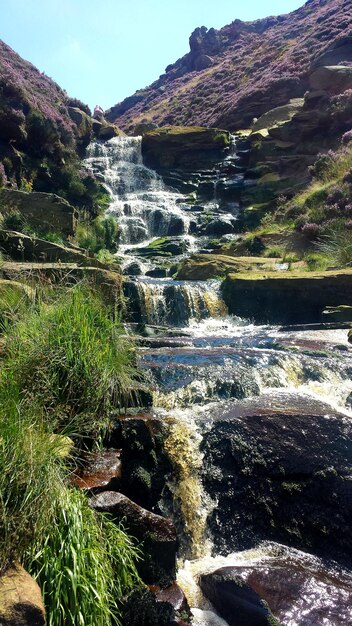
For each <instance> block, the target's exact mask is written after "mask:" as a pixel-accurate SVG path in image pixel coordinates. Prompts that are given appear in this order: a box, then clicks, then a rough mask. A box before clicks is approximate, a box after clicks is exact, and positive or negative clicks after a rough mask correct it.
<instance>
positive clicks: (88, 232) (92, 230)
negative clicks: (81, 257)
mask: <svg viewBox="0 0 352 626" xmlns="http://www.w3.org/2000/svg"><path fill="white" fill-rule="evenodd" d="M118 236H119V227H118V223H117V221H116V219H115V218H114V217H113V216H112V215H110V216H108V217H104V216H98V217H97V218H95V219H94V220H93V221H92V220H91V219H90V218H89V216H87V215H85V216H83V219H82V220H81V221H80V222H79V223H78V225H77V230H76V242H77V244H78V245H79V246H80V247H81V248H85V249H86V250H89V251H90V252H93V253H94V254H99V252H101V251H102V250H104V251H108V252H110V253H113V252H116V251H117V244H118ZM111 257H112V255H111ZM111 257H110V262H111ZM98 258H99V257H98Z"/></svg>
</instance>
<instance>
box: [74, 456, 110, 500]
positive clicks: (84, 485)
mask: <svg viewBox="0 0 352 626" xmlns="http://www.w3.org/2000/svg"><path fill="white" fill-rule="evenodd" d="M72 483H73V484H74V485H75V486H76V487H79V489H86V490H89V491H92V492H94V493H97V492H99V491H115V490H117V489H118V488H119V486H120V483H121V450H114V449H110V450H102V451H100V452H90V453H88V454H86V455H85V457H84V460H83V467H82V468H80V469H79V470H78V471H77V472H76V474H75V476H74V477H73V479H72Z"/></svg>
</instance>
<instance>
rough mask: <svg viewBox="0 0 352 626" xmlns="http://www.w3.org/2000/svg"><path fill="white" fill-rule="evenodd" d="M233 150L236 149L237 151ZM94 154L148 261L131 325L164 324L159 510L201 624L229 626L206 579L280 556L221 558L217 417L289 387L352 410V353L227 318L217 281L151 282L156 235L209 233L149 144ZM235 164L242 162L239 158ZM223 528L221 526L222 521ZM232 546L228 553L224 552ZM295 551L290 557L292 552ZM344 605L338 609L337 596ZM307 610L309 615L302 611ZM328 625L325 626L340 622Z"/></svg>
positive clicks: (329, 338) (125, 243)
mask: <svg viewBox="0 0 352 626" xmlns="http://www.w3.org/2000/svg"><path fill="white" fill-rule="evenodd" d="M233 148H234V150H235V149H236V148H235V144H234V146H233ZM88 152H89V155H88V158H87V166H88V167H90V168H91V169H92V170H93V171H94V172H95V174H96V175H98V176H100V178H101V179H102V180H103V182H104V184H105V186H106V188H107V190H108V191H109V193H110V194H111V198H112V202H111V206H110V208H109V210H108V212H109V213H110V214H112V215H115V216H116V219H117V220H118V222H119V226H120V229H121V246H120V252H122V253H124V254H125V259H126V261H125V265H126V266H127V265H128V263H131V262H134V263H135V262H138V264H139V268H140V273H141V276H139V277H135V276H129V277H128V279H126V281H125V295H126V297H127V303H128V308H129V311H130V320H131V321H133V322H137V323H139V324H143V325H145V326H148V325H151V326H153V327H159V330H158V333H157V335H156V336H152V337H151V338H150V337H149V338H148V340H147V344H146V343H145V344H144V345H147V347H144V348H141V349H140V366H141V368H142V369H143V370H144V372H145V375H146V379H147V380H149V383H150V388H151V390H152V393H153V405H154V411H155V413H156V414H158V415H160V416H161V417H162V419H164V420H165V421H166V422H168V424H169V434H168V437H167V439H166V442H165V451H166V452H167V453H168V455H169V458H170V461H171V463H172V466H173V468H174V473H173V475H172V476H171V477H169V479H168V486H169V491H170V492H171V493H172V494H173V501H172V502H171V503H170V500H169V499H168V498H166V499H165V502H163V503H161V504H160V506H161V507H162V508H164V510H165V511H166V512H167V513H168V514H170V513H171V514H172V515H173V517H174V520H175V523H176V526H177V528H178V531H179V536H180V544H181V551H180V559H181V567H180V574H179V578H180V583H181V585H182V586H183V587H184V588H185V589H186V590H187V592H188V594H189V599H190V601H191V604H193V606H195V607H196V608H195V610H194V624H197V625H198V624H199V625H202V626H204V625H208V626H213V625H214V626H224V624H226V622H224V621H223V620H222V619H221V618H220V617H219V616H218V615H216V613H215V612H214V611H213V610H212V607H211V605H210V604H209V603H208V602H206V601H205V599H204V598H203V596H202V594H201V593H200V589H199V586H198V584H197V578H198V575H199V574H200V573H204V572H205V571H208V570H209V571H212V570H214V569H216V567H218V566H220V565H228V564H229V563H230V564H233V565H239V564H242V565H243V564H246V565H248V564H252V565H253V563H255V562H256V563H258V562H260V563H262V562H263V560H264V561H265V560H266V559H269V558H271V553H270V552H268V551H267V549H261V548H260V549H259V552H258V551H256V552H255V553H253V551H251V552H250V553H248V554H247V553H240V554H238V553H237V554H232V555H230V556H229V557H225V556H221V555H220V556H219V555H218V556H217V558H216V559H214V558H213V557H211V553H212V551H214V545H213V543H212V537H211V534H210V530H209V527H208V520H209V518H210V517H211V516H212V517H213V518H214V515H213V513H214V512H216V507H217V506H218V502H217V501H216V498H214V493H215V492H216V489H215V490H213V495H212V497H210V491H209V493H208V492H207V486H206V485H208V483H209V481H213V482H214V483H218V484H219V485H220V488H219V489H220V491H219V493H220V492H221V489H223V490H225V491H226V490H228V494H227V495H228V497H230V493H232V492H231V487H230V483H229V482H227V479H226V469H224V471H223V468H222V466H221V458H220V457H219V459H218V465H216V463H215V464H214V463H213V469H214V468H215V471H216V475H215V474H214V475H212V476H207V475H206V468H205V467H204V464H205V456H204V454H205V453H204V451H203V448H204V442H205V441H206V437H207V433H209V432H210V429H214V425H215V428H216V423H217V422H216V419H217V416H221V415H222V414H224V412H226V411H227V410H228V409H229V408H230V407H236V403H237V402H238V401H239V400H241V399H244V398H245V399H249V402H251V401H252V400H251V399H253V402H254V399H255V397H257V396H261V397H262V398H263V402H265V401H266V399H267V398H268V397H269V398H270V397H272V398H275V397H277V394H280V393H282V397H284V394H283V392H285V393H286V394H287V392H290V393H291V397H292V398H293V397H299V398H300V397H302V399H303V404H304V402H305V401H304V398H307V397H308V398H310V399H311V401H312V402H313V401H314V400H316V399H317V398H320V399H323V400H324V401H327V402H328V403H329V404H330V406H332V407H334V408H335V409H336V408H338V409H339V410H340V411H341V412H342V411H343V412H344V413H345V414H346V415H351V414H352V413H351V411H350V410H349V406H348V402H350V399H351V398H352V383H351V371H352V355H351V352H350V351H349V350H348V348H347V340H346V336H345V334H341V333H339V331H334V332H330V333H329V332H323V333H320V334H319V333H315V334H314V333H307V332H306V333H302V334H301V335H299V334H297V333H296V334H293V333H290V334H287V333H282V332H280V331H279V330H278V329H276V328H273V327H256V326H254V325H253V324H250V323H249V322H247V321H246V320H241V319H239V318H233V317H230V316H228V314H227V310H226V306H225V304H224V302H223V301H222V298H221V294H220V290H219V286H220V282H219V281H207V282H190V281H188V282H187V281H175V280H172V278H170V277H169V278H159V279H157V278H151V277H148V276H146V275H145V273H147V272H148V271H149V270H150V269H151V268H153V263H151V262H150V261H149V257H145V256H144V257H142V261H141V251H143V248H144V247H145V246H146V244H148V243H150V242H151V241H153V239H155V238H156V237H169V236H172V237H173V238H175V237H176V238H178V239H179V240H182V242H183V243H185V242H186V243H185V245H183V248H182V250H183V253H184V250H185V249H187V248H188V250H189V249H190V247H193V249H196V248H197V247H199V246H200V242H201V238H198V237H197V236H196V237H195V238H194V239H193V241H192V239H191V237H190V235H189V230H190V224H191V221H192V219H193V217H194V215H193V213H192V210H191V211H190V207H189V205H187V204H185V198H184V197H183V196H182V194H179V193H177V192H175V191H173V190H170V189H168V188H167V187H166V186H165V185H164V183H163V181H162V180H161V178H160V177H159V176H158V175H157V174H156V173H155V172H154V171H152V170H150V169H148V168H146V167H145V166H144V165H143V160H142V153H141V138H140V137H119V138H115V139H112V140H110V141H108V142H107V143H105V144H103V143H100V142H94V143H92V144H91V145H90V146H89V149H88ZM229 158H230V159H234V158H235V155H234V154H233V151H232V153H231V155H230V157H229ZM230 166H231V167H233V166H234V163H231V164H230ZM231 167H230V169H231ZM220 172H221V168H218V169H217V170H216V171H215V177H213V181H214V197H213V199H212V200H210V202H209V204H211V205H212V208H213V209H215V210H218V209H219V206H218V197H217V191H218V186H219V185H220V182H222V181H221V179H220V176H221V174H220ZM236 176H238V174H236V175H235V177H236ZM232 216H233V214H232ZM225 217H227V215H226V216H225ZM229 217H231V215H229ZM131 246H132V247H133V249H132V250H131ZM126 253H127V254H126ZM166 255H167V256H166V257H165V260H166V261H167V262H168V268H170V266H171V265H172V263H173V262H175V261H178V260H179V258H180V256H181V255H180V253H179V252H178V251H177V249H176V251H175V250H174V251H173V252H171V253H168V252H167V253H166ZM159 267H160V266H159ZM168 271H169V270H168ZM171 273H172V272H171ZM169 276H170V274H169ZM161 327H171V328H164V330H163V329H162V328H161ZM153 332H154V331H153ZM287 397H289V394H288V395H287ZM257 404H258V402H257ZM216 497H217V496H216ZM231 497H233V498H235V497H236V494H235V493H232V496H231ZM219 528H220V531H221V524H220V523H219ZM239 530H240V529H239ZM220 531H219V532H220ZM224 533H225V535H224V537H222V540H221V542H220V543H219V542H218V544H217V545H218V546H219V545H225V546H226V542H227V541H228V542H229V545H230V541H231V542H232V543H231V545H233V543H234V542H233V537H227V536H226V531H225V530H224ZM214 536H215V532H214ZM218 549H219V548H218ZM228 551H229V550H227V549H225V550H224V553H227V552H228ZM287 555H288V558H289V559H291V553H287ZM292 558H293V557H292ZM295 558H296V560H297V561H298V562H300V563H302V562H303V560H304V558H303V557H302V556H300V555H296V556H295ZM185 559H189V560H188V561H187V560H185ZM322 567H323V566H322ZM319 585H320V583H318V582H317V583H316V584H315V583H314V584H313V586H312V588H311V589H310V591H309V594H310V597H314V594H316V598H317V606H318V605H319V606H318V608H319V607H320V608H319V610H320V609H321V613H319V615H320V614H321V615H323V616H324V615H325V614H326V615H328V609H326V610H325V609H324V602H323V596H324V593H325V591H326V590H325V591H323V592H322V591H321V586H319ZM324 589H325V587H324ZM278 593H279V592H278ZM336 593H337V592H336ZM337 596H338V593H337ZM337 596H336V597H337ZM319 603H320V604H319ZM332 605H333V603H331V606H332ZM335 605H336V606H338V600H336V602H335ZM335 605H334V606H335ZM304 610H305V608H304V607H303V608H300V611H301V613H302V614H303V613H304ZM324 610H325V613H324ZM324 619H325V618H322V619H321V624H324V626H325V624H326V626H328V625H329V626H336V624H337V622H336V623H335V622H334V621H329V618H327V621H326V620H325V621H324ZM283 623H284V624H285V626H302V625H303V623H304V622H302V620H301V618H300V617H297V619H296V617H294V616H292V615H289V613H286V614H285V619H284V620H283ZM309 623H313V622H309Z"/></svg>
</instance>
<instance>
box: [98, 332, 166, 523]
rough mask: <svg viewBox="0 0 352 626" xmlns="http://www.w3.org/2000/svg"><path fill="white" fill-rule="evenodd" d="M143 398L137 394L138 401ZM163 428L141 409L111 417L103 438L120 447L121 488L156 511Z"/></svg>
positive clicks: (162, 483) (163, 473) (161, 476)
mask: <svg viewBox="0 0 352 626" xmlns="http://www.w3.org/2000/svg"><path fill="white" fill-rule="evenodd" d="M145 330H147V329H145ZM143 400H144V398H143V396H142V397H139V403H140V404H141V403H142V402H143ZM165 429H166V427H165V424H164V423H163V422H162V420H160V419H158V418H156V417H155V416H153V415H150V414H149V415H148V414H147V413H144V414H143V415H135V416H134V417H126V418H125V419H118V420H115V421H114V422H113V423H112V425H111V428H110V432H109V435H108V438H107V442H106V443H107V445H108V446H109V447H111V446H113V447H114V448H119V449H121V460H122V474H121V491H123V493H124V494H125V495H127V496H128V497H129V498H131V500H133V501H134V502H136V503H137V504H139V505H140V506H143V507H145V508H147V509H152V510H153V511H158V502H159V501H160V498H161V494H162V491H163V489H164V487H165V476H166V474H167V473H168V472H169V465H168V463H167V461H166V458H165V454H164V451H163V447H162V441H163V439H164V435H165Z"/></svg>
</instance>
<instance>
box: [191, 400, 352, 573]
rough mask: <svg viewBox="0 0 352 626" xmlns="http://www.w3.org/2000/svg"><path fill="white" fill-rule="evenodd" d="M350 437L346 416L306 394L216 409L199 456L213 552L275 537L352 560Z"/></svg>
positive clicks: (287, 542) (251, 544)
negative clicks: (213, 504)
mask: <svg viewBox="0 0 352 626" xmlns="http://www.w3.org/2000/svg"><path fill="white" fill-rule="evenodd" d="M351 436H352V423H351V420H350V419H348V418H346V416H345V415H343V414H340V413H338V412H337V411H335V410H333V409H332V408H331V407H330V406H329V405H326V404H324V403H322V402H319V401H317V400H314V399H313V398H309V397H308V396H304V395H298V394H294V393H292V394H290V393H279V392H276V393H271V394H270V395H269V394H267V395H262V396H260V397H258V398H248V399H245V400H238V401H236V402H233V403H231V404H228V405H227V406H223V405H219V406H218V407H217V408H214V409H213V412H212V427H211V428H210V429H209V430H208V431H207V432H206V434H205V436H204V439H203V444H202V454H203V468H204V469H203V483H204V486H205V488H206V491H207V492H208V493H209V495H210V497H211V498H212V499H213V500H214V501H216V502H217V506H216V508H215V509H214V511H213V513H212V514H211V516H210V519H209V526H210V530H211V531H212V535H213V540H214V544H215V546H216V548H217V549H218V550H219V551H222V552H223V551H224V552H225V553H228V552H231V551H233V550H238V549H246V548H249V547H252V546H253V545H256V544H257V543H258V542H259V541H261V540H274V541H279V542H280V543H285V544H288V545H292V546H294V547H296V548H300V549H305V550H307V551H309V552H313V553H315V554H320V555H322V556H324V557H329V558H334V559H340V560H341V561H345V562H347V563H349V562H351V560H352V551H351V545H352V531H351V525H350V516H351V513H352V497H351V494H352V491H351V487H352V471H351V467H352V450H351V446H350V438H351Z"/></svg>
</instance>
